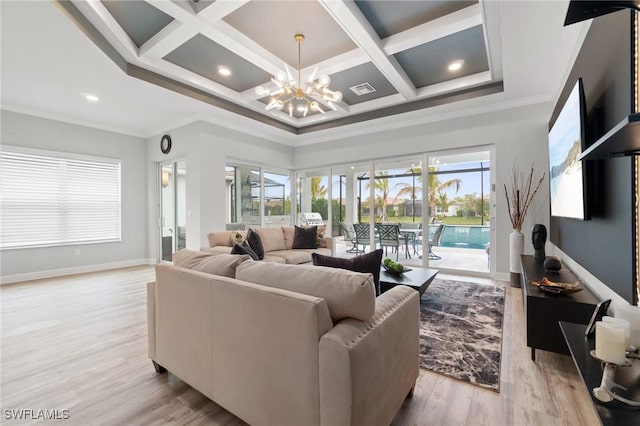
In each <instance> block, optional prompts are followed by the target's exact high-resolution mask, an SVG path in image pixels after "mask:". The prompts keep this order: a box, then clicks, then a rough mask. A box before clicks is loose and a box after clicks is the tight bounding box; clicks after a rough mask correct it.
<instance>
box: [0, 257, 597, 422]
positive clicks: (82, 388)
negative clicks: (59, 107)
mask: <svg viewBox="0 0 640 426" xmlns="http://www.w3.org/2000/svg"><path fill="white" fill-rule="evenodd" d="M443 277H445V276H444V275H443ZM446 277H447V278H451V279H460V280H464V281H474V282H479V283H494V284H495V282H494V281H492V280H487V279H479V278H470V277H455V276H446ZM153 278H154V273H153V268H152V267H138V268H128V269H121V270H115V271H108V272H100V273H92V274H83V275H77V276H71V277H62V278H53V279H47V280H39V281H32V282H28V283H23V284H13V285H6V286H3V287H2V288H0V307H1V312H0V318H1V321H2V324H1V340H0V350H1V355H0V377H1V386H0V407H1V408H2V409H3V410H5V409H33V410H38V409H58V410H69V417H70V418H69V419H68V420H65V421H61V420H58V421H56V423H59V424H65V425H94V424H105V425H138V424H165V423H173V424H179V425H187V424H188V425H199V424H202V425H205V424H206V425H238V424H244V423H243V422H242V421H241V420H240V419H238V418H236V417H235V416H233V415H232V414H231V413H229V412H227V411H226V410H224V409H223V408H222V407H220V406H219V405H217V404H215V403H214V402H212V401H210V400H208V399H207V398H206V397H204V396H203V395H202V394H200V393H199V392H197V391H195V390H194V389H192V388H191V387H190V386H188V385H187V384H185V383H184V382H182V381H181V380H180V379H178V378H177V377H175V376H173V375H172V374H162V375H158V374H156V373H155V372H154V370H153V367H152V365H151V361H150V360H149V359H148V357H147V337H146V335H147V329H146V283H147V282H148V281H152V280H153ZM497 284H499V285H500V284H501V283H497ZM523 321H524V320H523V306H522V295H521V292H520V289H513V288H510V287H508V288H507V297H506V305H505V323H504V335H503V349H502V372H501V384H500V393H495V392H492V391H488V390H484V389H481V388H479V387H476V386H472V385H469V384H466V383H463V382H459V381H456V380H454V379H450V378H447V377H445V376H442V375H439V374H436V373H431V372H428V371H425V370H421V371H420V377H419V379H418V382H417V385H416V389H415V394H414V397H413V399H411V400H407V401H405V404H404V405H403V407H402V408H401V410H400V412H399V413H398V415H397V416H396V418H395V419H394V421H393V424H394V425H398V426H399V425H447V426H450V425H474V426H475V425H478V426H480V425H492V426H497V425H518V426H520V425H545V426H549V425H580V426H589V425H598V424H600V422H599V420H598V418H597V416H596V415H595V412H594V409H593V407H592V406H591V403H590V400H589V396H588V394H587V391H586V390H585V389H584V386H583V385H582V383H581V382H580V380H579V377H578V373H577V371H576V370H575V367H574V365H573V362H572V360H571V358H570V357H566V356H562V355H557V354H552V353H549V352H544V351H539V352H538V355H537V361H536V362H535V363H534V362H532V361H531V359H530V351H529V348H527V347H526V344H525V337H524V325H523V324H524V322H523ZM0 416H2V423H3V424H7V425H12V424H26V423H32V421H26V422H25V421H14V420H7V419H6V417H5V413H4V411H2V413H0Z"/></svg>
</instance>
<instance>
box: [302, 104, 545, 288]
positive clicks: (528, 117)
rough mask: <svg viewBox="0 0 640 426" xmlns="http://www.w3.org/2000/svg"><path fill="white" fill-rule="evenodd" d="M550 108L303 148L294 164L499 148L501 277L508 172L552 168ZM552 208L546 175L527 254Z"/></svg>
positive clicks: (505, 263)
mask: <svg viewBox="0 0 640 426" xmlns="http://www.w3.org/2000/svg"><path fill="white" fill-rule="evenodd" d="M551 107H552V105H551V103H544V104H537V105H534V106H529V107H521V108H515V109H509V110H506V111H500V112H494V113H485V114H479V115H476V116H470V117H464V118H457V119H451V120H446V121H441V122H437V123H428V124H423V125H417V126H412V127H406V128H400V129H393V130H389V131H383V132H376V133H374V134H369V135H363V136H355V137H348V138H345V139H340V140H336V141H332V142H327V143H323V144H316V145H308V146H303V147H298V148H296V150H295V167H296V168H297V169H307V168H314V167H320V166H330V165H335V164H349V163H350V162H353V163H362V162H363V161H367V160H378V159H384V158H387V157H395V156H403V155H410V154H417V153H422V152H428V151H442V150H451V149H457V148H469V147H477V146H490V145H493V146H495V153H496V157H495V158H496V159H495V163H494V164H492V165H491V167H492V171H491V173H492V174H494V175H495V178H494V180H495V182H496V191H497V193H496V194H495V195H496V197H495V199H496V200H497V201H496V220H495V221H494V222H495V225H496V232H495V238H496V242H495V244H493V245H492V262H495V271H496V272H497V277H499V278H502V279H508V273H509V233H510V232H511V231H512V228H511V222H510V221H509V216H508V213H507V209H506V201H505V195H504V189H502V183H503V182H504V181H505V179H506V178H507V177H508V176H509V173H510V171H511V168H512V166H513V164H514V162H517V163H518V164H519V166H520V169H521V170H523V171H527V170H528V169H529V167H530V166H531V165H532V164H533V165H534V167H535V170H536V175H537V176H539V174H540V173H542V172H546V171H547V170H548V163H549V160H548V154H547V152H548V150H547V133H548V120H549V116H550V114H551ZM548 210H549V185H548V180H547V179H546V178H545V182H544V183H543V184H542V186H541V187H540V191H539V193H538V195H537V196H536V199H535V200H534V203H533V204H532V206H531V208H530V210H529V213H528V215H527V220H526V222H525V224H524V226H523V233H524V234H525V252H527V253H533V246H532V244H531V238H530V229H531V227H532V226H533V225H534V224H535V223H542V224H544V225H545V226H547V228H548V226H549V211H548Z"/></svg>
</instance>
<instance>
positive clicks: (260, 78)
mask: <svg viewBox="0 0 640 426" xmlns="http://www.w3.org/2000/svg"><path fill="white" fill-rule="evenodd" d="M57 3H58V4H59V6H61V7H62V8H63V9H65V10H66V12H67V13H68V15H69V17H70V18H72V20H73V21H74V22H75V23H76V25H78V26H80V27H81V28H82V30H83V31H84V32H85V33H86V34H88V35H90V37H91V38H92V39H93V40H94V41H95V42H96V44H97V45H98V46H99V47H101V48H102V49H103V50H105V48H106V49H110V48H109V47H106V46H105V45H104V43H101V40H102V38H104V40H106V42H107V43H108V44H109V45H110V47H111V48H113V49H115V52H117V53H115V54H114V53H113V49H110V50H111V54H110V56H111V57H112V59H113V60H114V61H116V62H120V61H122V60H123V61H124V62H125V63H126V65H124V66H123V70H124V71H125V72H126V73H128V74H130V75H133V76H135V77H138V78H140V79H143V80H147V81H150V82H153V83H155V84H158V85H160V86H163V87H166V88H169V89H172V90H176V91H178V92H180V93H182V94H184V95H187V96H194V97H197V98H198V99H200V100H203V98H206V101H208V102H210V103H212V104H214V105H216V106H218V107H222V108H225V109H228V110H231V111H233V112H234V113H236V114H240V115H243V116H245V117H250V118H252V119H255V120H258V121H261V122H263V123H266V124H270V125H272V126H275V127H278V128H281V129H283V130H288V131H290V132H293V133H305V132H310V131H314V130H316V129H326V128H328V127H334V126H340V125H344V124H350V123H354V122H358V121H362V120H368V119H371V118H375V117H384V116H388V115H393V114H398V113H401V112H407V111H412V110H417V109H422V108H425V107H428V106H430V105H431V104H432V103H433V101H434V100H436V99H437V102H438V104H442V103H446V102H452V101H453V100H454V99H455V100H460V99H468V98H473V97H476V96H484V95H487V94H491V93H496V92H501V91H502V90H503V85H502V58H501V52H502V48H501V39H500V17H499V8H496V7H493V8H492V7H485V4H484V3H482V2H477V1H433V0H432V1H384V0H373V1H370V0H362V1H355V2H354V1H336V0H319V1H313V0H306V1H265V0H253V1H248V0H235V1H224V0H218V1H204V0H200V1H193V0H191V1H169V0H147V1H121V0H102V1H96V0H90V1H77V0H73V1H71V2H63V1H60V2H57ZM297 33H302V34H304V36H305V39H304V41H303V42H302V47H301V61H300V62H301V68H302V69H301V74H302V80H303V81H305V80H306V79H307V78H308V77H309V76H310V75H311V74H312V73H313V70H314V69H315V68H317V69H318V74H327V75H329V76H330V78H331V85H330V87H331V88H332V89H333V90H339V91H341V92H342V94H343V99H342V101H340V102H337V103H335V104H334V105H329V104H327V102H325V101H322V99H321V98H317V99H316V100H318V101H319V102H320V105H321V107H322V110H323V111H324V112H322V113H321V112H317V113H309V114H307V115H306V116H303V112H302V110H297V109H294V110H293V112H292V113H289V112H288V111H286V109H285V110H282V111H278V110H276V109H272V110H266V109H265V104H267V103H269V102H270V100H271V99H270V98H269V97H264V96H258V95H257V94H256V91H255V88H256V86H264V87H266V88H268V89H270V90H274V89H276V88H277V86H275V84H274V83H273V82H272V80H271V77H272V76H274V75H276V74H277V73H279V72H282V71H284V70H285V64H286V65H287V66H288V67H290V69H292V70H295V69H297V67H298V57H297V55H298V49H297V44H296V42H295V40H294V35H295V34H297ZM114 56H115V57H114ZM454 62H457V63H459V64H461V66H460V68H459V69H457V70H454V71H451V70H449V66H450V65H451V64H452V63H454ZM221 68H226V69H228V70H229V71H230V75H223V74H221V73H220V69H221ZM176 83H178V84H176ZM363 85H364V86H366V87H367V88H368V89H369V93H366V94H359V93H357V90H356V89H355V88H356V87H358V86H360V87H362V86H363ZM352 88H353V89H352ZM454 96H455V97H454ZM461 96H462V97H461ZM331 107H333V109H332V108H331Z"/></svg>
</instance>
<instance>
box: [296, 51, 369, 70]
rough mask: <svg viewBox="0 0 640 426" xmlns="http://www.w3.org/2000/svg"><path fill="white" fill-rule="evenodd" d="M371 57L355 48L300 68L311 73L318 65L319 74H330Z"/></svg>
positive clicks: (361, 62)
mask: <svg viewBox="0 0 640 426" xmlns="http://www.w3.org/2000/svg"><path fill="white" fill-rule="evenodd" d="M370 60H371V59H370V58H369V57H368V56H367V55H366V54H365V53H364V52H363V51H362V49H360V48H355V49H353V50H350V51H348V52H345V53H342V54H340V55H338V56H334V57H332V58H329V59H326V60H324V61H322V62H318V63H317V64H314V65H310V66H308V67H306V68H303V69H302V74H304V75H311V73H312V72H313V70H314V69H315V67H318V73H319V74H327V75H332V74H335V73H338V72H340V71H344V70H348V69H349V68H353V67H356V66H358V65H362V64H365V63H367V62H369V61H370Z"/></svg>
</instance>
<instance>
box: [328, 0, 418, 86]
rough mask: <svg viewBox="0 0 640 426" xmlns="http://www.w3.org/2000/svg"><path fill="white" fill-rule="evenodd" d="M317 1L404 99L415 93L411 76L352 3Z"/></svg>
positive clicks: (329, 0)
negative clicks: (388, 53) (386, 50)
mask: <svg viewBox="0 0 640 426" xmlns="http://www.w3.org/2000/svg"><path fill="white" fill-rule="evenodd" d="M320 4H322V6H323V7H324V8H325V9H326V10H327V12H328V13H329V14H330V15H331V16H332V17H333V19H335V21H336V22H337V23H338V25H340V27H341V28H342V30H343V31H344V32H345V33H347V34H348V35H349V37H351V39H352V40H353V41H354V42H355V43H356V44H357V45H358V46H359V47H360V48H361V49H362V50H363V51H364V52H365V53H366V54H367V55H368V56H369V58H370V59H371V62H373V64H374V65H375V66H376V67H377V68H378V69H379V70H380V72H381V73H382V74H383V75H384V76H385V77H386V78H387V80H389V82H390V83H391V84H392V85H393V86H394V87H395V88H396V90H397V91H398V92H399V93H400V94H402V95H403V96H404V97H405V98H407V99H413V98H415V96H416V89H415V87H414V85H413V83H412V82H411V79H410V78H409V77H408V76H407V74H406V73H405V72H404V70H403V69H402V67H401V66H400V64H399V63H398V61H397V60H396V59H395V58H394V57H393V56H387V54H386V53H385V52H384V50H383V49H382V47H381V43H380V39H379V38H378V35H377V34H376V33H375V31H374V30H373V28H371V25H370V24H369V22H368V21H367V19H366V18H365V17H364V15H363V14H362V12H360V9H358V6H356V4H355V3H353V2H351V1H349V2H336V1H331V0H320Z"/></svg>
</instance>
